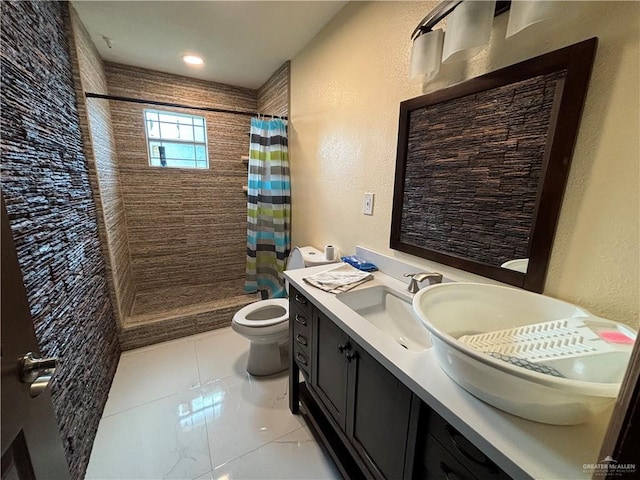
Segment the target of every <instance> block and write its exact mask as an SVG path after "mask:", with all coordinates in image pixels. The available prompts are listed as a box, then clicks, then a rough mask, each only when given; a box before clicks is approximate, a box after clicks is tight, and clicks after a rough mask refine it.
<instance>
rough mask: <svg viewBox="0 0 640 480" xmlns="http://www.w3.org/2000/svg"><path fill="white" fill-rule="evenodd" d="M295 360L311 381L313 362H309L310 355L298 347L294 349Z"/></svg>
mask: <svg viewBox="0 0 640 480" xmlns="http://www.w3.org/2000/svg"><path fill="white" fill-rule="evenodd" d="M293 358H294V359H295V361H296V363H297V364H298V367H299V368H300V370H302V373H303V374H304V376H305V378H306V379H307V380H309V377H310V373H311V362H310V361H309V354H308V353H307V352H305V351H303V350H302V349H301V348H300V347H299V346H297V345H296V346H294V348H293Z"/></svg>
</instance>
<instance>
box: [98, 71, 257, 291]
mask: <svg viewBox="0 0 640 480" xmlns="http://www.w3.org/2000/svg"><path fill="white" fill-rule="evenodd" d="M106 75H107V82H108V87H109V94H111V95H117V96H124V97H133V98H142V99H148V100H155V101H165V102H173V103H182V104H186V105H193V106H206V107H218V108H224V109H234V110H244V111H256V107H257V105H256V92H255V91H254V90H249V89H244V88H236V87H230V86H227V85H221V84H215V83H210V82H204V81H200V80H193V79H189V78H185V77H178V76H175V75H169V74H165V73H160V72H152V71H149V70H143V69H139V68H133V67H126V66H122V65H115V64H106ZM110 106H111V118H112V121H113V130H114V135H115V139H116V149H117V154H118V167H119V171H120V182H121V186H122V195H123V199H124V205H125V215H126V219H127V227H128V232H129V245H130V249H131V259H132V263H133V273H134V279H135V283H136V286H137V289H138V292H145V291H150V290H154V289H157V288H168V287H173V286H185V285H198V284H211V283H215V282H221V281H228V280H234V279H239V278H243V277H244V272H245V256H246V215H247V213H246V195H245V194H244V193H243V190H242V186H243V185H245V184H246V176H247V173H246V165H245V164H243V163H242V161H241V159H240V157H241V156H242V155H247V153H248V142H249V140H248V136H247V133H248V131H249V122H250V117H248V116H242V115H232V114H225V113H211V112H202V111H197V110H185V109H181V110H180V111H181V112H183V113H191V114H194V115H202V116H204V117H205V119H206V122H207V137H208V150H209V169H208V170H190V169H176V168H158V167H150V166H149V164H148V157H147V145H146V138H145V130H144V121H143V110H144V108H153V109H159V110H163V109H164V110H171V109H170V108H166V107H157V106H153V105H146V104H135V103H125V102H117V101H110Z"/></svg>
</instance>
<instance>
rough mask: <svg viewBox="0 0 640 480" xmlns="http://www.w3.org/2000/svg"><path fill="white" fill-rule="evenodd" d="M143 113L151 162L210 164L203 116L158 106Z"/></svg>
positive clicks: (185, 165)
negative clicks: (166, 109)
mask: <svg viewBox="0 0 640 480" xmlns="http://www.w3.org/2000/svg"><path fill="white" fill-rule="evenodd" d="M144 117H145V127H146V128H145V131H146V136H147V144H148V148H149V165H151V166H153V167H174V168H205V169H206V168H209V162H208V155H207V141H206V133H205V132H206V121H205V119H204V118H203V117H196V116H192V115H185V114H178V113H175V114H174V113H172V112H164V111H156V110H145V111H144ZM161 148H163V149H164V154H163V155H161Z"/></svg>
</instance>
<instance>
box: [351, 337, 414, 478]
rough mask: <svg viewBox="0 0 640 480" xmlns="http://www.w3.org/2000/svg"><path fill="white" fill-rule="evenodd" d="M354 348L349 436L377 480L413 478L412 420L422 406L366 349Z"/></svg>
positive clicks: (356, 346)
mask: <svg viewBox="0 0 640 480" xmlns="http://www.w3.org/2000/svg"><path fill="white" fill-rule="evenodd" d="M352 348H353V349H354V353H355V355H354V356H353V361H352V362H350V372H349V400H348V402H349V405H350V406H351V408H350V409H349V410H348V415H347V435H348V436H349V438H350V439H351V442H352V444H353V446H354V447H355V449H356V451H357V452H358V453H359V454H360V457H361V458H362V459H363V460H365V462H367V464H368V465H369V468H370V470H371V472H372V473H373V474H374V476H375V477H377V478H388V479H398V480H400V479H402V478H411V476H412V471H413V468H412V466H413V452H414V448H415V447H414V443H415V442H413V441H412V440H411V438H412V437H415V432H413V434H411V433H410V430H411V420H412V415H413V420H416V419H417V414H418V409H417V408H416V407H418V406H419V402H413V401H412V399H413V395H412V394H411V390H409V389H408V388H407V387H406V386H405V385H404V384H403V383H402V382H400V380H398V379H397V378H396V377H395V376H394V375H393V374H392V373H391V372H389V370H387V369H386V368H384V367H383V366H382V365H380V363H378V361H377V360H376V359H374V358H373V357H372V356H371V355H369V354H368V353H367V352H366V351H365V350H364V349H363V348H361V347H360V346H358V345H355V344H354V345H353V347H352ZM373 419H377V420H376V421H372V420H373Z"/></svg>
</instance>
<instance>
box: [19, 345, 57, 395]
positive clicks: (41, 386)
mask: <svg viewBox="0 0 640 480" xmlns="http://www.w3.org/2000/svg"><path fill="white" fill-rule="evenodd" d="M57 363H58V359H57V358H56V357H51V358H38V357H36V355H35V354H34V353H33V352H29V353H27V354H26V355H25V356H23V357H22V358H21V359H20V361H19V366H18V368H19V371H20V380H22V382H23V383H28V384H29V385H30V388H29V395H31V396H32V397H33V398H35V397H37V396H38V395H40V394H41V393H42V392H43V391H44V390H45V389H46V388H47V386H48V385H49V382H50V381H51V377H52V376H53V374H54V373H55V371H56V365H57Z"/></svg>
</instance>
